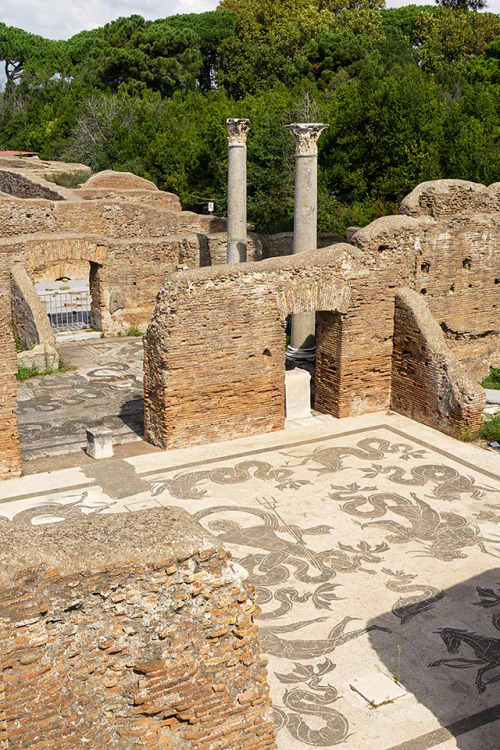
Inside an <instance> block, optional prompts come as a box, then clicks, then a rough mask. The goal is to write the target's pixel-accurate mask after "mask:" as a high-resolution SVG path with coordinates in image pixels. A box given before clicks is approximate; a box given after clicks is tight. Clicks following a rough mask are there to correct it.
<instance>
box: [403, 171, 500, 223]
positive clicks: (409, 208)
mask: <svg viewBox="0 0 500 750" xmlns="http://www.w3.org/2000/svg"><path fill="white" fill-rule="evenodd" d="M499 211H500V183H498V182H497V183H493V184H492V185H490V186H489V187H486V186H485V185H481V184H480V183H477V182H468V181H467V180H433V181H430V182H422V183H420V185H417V187H416V188H415V189H414V190H412V192H411V193H409V194H408V195H407V196H406V197H405V198H403V200H402V201H401V205H400V207H399V212H400V213H401V214H405V215H407V216H421V215H428V216H432V217H434V218H435V219H438V218H440V217H449V216H463V215H469V216H470V215H472V214H481V213H489V214H490V213H497V212H499Z"/></svg>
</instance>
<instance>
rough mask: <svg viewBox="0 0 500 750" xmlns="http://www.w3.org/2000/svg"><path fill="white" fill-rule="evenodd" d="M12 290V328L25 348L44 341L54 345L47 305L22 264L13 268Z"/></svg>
mask: <svg viewBox="0 0 500 750" xmlns="http://www.w3.org/2000/svg"><path fill="white" fill-rule="evenodd" d="M10 291H11V303H12V329H13V331H15V333H16V336H17V341H18V342H19V343H20V345H21V346H22V347H23V349H31V347H33V346H35V344H42V343H43V344H50V345H51V346H54V344H55V337H54V333H53V332H52V329H51V327H50V321H49V318H48V316H47V312H46V310H45V306H44V305H43V303H42V302H41V300H40V299H39V297H38V295H37V293H36V289H35V287H34V285H33V282H32V281H31V279H30V277H29V276H28V274H27V273H26V270H25V268H24V267H23V266H22V265H21V264H18V263H14V264H13V266H12V268H11V275H10Z"/></svg>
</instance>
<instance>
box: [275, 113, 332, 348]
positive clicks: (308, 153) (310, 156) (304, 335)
mask: <svg viewBox="0 0 500 750" xmlns="http://www.w3.org/2000/svg"><path fill="white" fill-rule="evenodd" d="M285 127H286V129H287V130H288V131H289V132H290V133H291V135H292V136H293V139H294V141H295V207H294V219H293V253H294V254H295V253H303V252H305V251H306V250H315V249H316V247H317V231H318V229H317V224H318V138H319V136H320V135H321V133H322V131H323V130H324V129H325V128H327V127H328V125H323V124H322V123H319V122H312V123H302V122H300V123H299V122H296V123H293V124H292V125H285ZM315 319H316V313H315V312H308V313H298V314H295V315H292V330H291V337H290V346H289V347H288V349H287V357H289V358H290V359H295V360H301V359H302V360H304V359H306V360H307V359H309V360H311V359H314V357H315V353H316V344H315V335H314V334H315Z"/></svg>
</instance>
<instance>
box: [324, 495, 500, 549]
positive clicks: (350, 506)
mask: <svg viewBox="0 0 500 750" xmlns="http://www.w3.org/2000/svg"><path fill="white" fill-rule="evenodd" d="M331 488H332V490H336V491H335V492H331V493H329V495H328V496H329V497H330V498H331V499H332V500H336V501H341V502H343V501H346V502H344V504H343V505H342V506H341V508H342V510H343V511H344V512H345V513H349V514H350V515H352V516H356V517H358V518H376V519H380V518H381V517H383V516H385V515H386V513H388V512H391V513H394V514H395V515H397V516H402V517H403V518H405V519H406V520H407V521H408V522H409V526H407V525H405V524H403V523H398V522H397V521H393V520H390V519H387V520H375V521H371V522H370V523H364V524H362V528H367V527H370V526H372V527H373V526H379V527H381V528H383V529H386V530H387V531H390V532H392V533H391V534H389V535H388V536H387V537H386V541H387V542H389V543H394V544H406V543H408V542H411V541H416V542H418V543H419V544H421V545H423V546H424V547H425V554H426V555H428V556H430V557H435V558H437V559H439V560H444V561H450V560H455V559H457V558H463V557H466V556H467V555H466V554H465V553H464V552H463V549H464V548H465V547H472V546H477V547H479V549H480V550H481V551H482V552H484V553H485V554H492V553H491V552H489V551H488V550H487V549H486V547H485V542H491V543H493V544H498V539H488V538H486V537H483V536H481V535H480V531H479V529H478V527H477V526H475V525H474V524H471V523H469V522H468V521H467V520H466V519H465V518H464V517H463V516H460V515H458V513H451V512H445V513H439V512H438V511H436V510H434V509H433V508H431V506H430V505H429V504H428V503H426V502H425V501H424V500H420V499H419V498H418V497H417V496H416V495H415V493H413V492H412V493H410V494H411V497H412V500H410V499H408V498H406V497H403V496H402V495H398V494H397V493H395V492H376V493H374V494H370V495H367V494H363V493H369V492H370V491H371V490H374V489H376V488H375V487H359V485H357V484H356V483H353V484H350V485H347V486H345V487H340V486H335V485H332V486H331Z"/></svg>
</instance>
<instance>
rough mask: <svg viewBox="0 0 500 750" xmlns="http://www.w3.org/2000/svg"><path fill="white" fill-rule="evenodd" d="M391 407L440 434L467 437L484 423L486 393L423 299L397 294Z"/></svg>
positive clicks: (411, 293) (404, 292) (408, 291)
mask: <svg viewBox="0 0 500 750" xmlns="http://www.w3.org/2000/svg"><path fill="white" fill-rule="evenodd" d="M391 406H392V408H393V409H394V410H395V411H397V412H399V413H400V414H404V415H405V416H407V417H410V418H411V419H415V420H417V422H423V423H424V424H428V425H431V426H432V427H437V428H438V429H439V430H441V432H446V433H448V434H450V435H455V436H456V435H458V436H460V435H461V436H463V435H465V434H466V432H467V431H470V432H474V431H475V430H476V429H477V426H478V424H479V423H480V420H481V414H482V411H483V408H484V393H483V391H482V388H480V386H479V385H477V384H476V383H474V381H472V382H471V380H470V379H469V378H468V377H467V376H466V373H465V370H464V368H463V367H462V365H461V364H460V363H459V362H458V360H457V358H456V357H455V355H454V354H453V352H452V351H450V349H449V348H448V347H447V346H446V343H445V338H444V334H443V332H442V330H441V328H440V327H439V326H438V324H437V323H436V321H435V320H434V318H433V317H432V315H431V313H430V311H429V308H428V306H427V305H426V304H425V302H424V300H423V298H422V296H421V295H420V294H418V293H417V292H414V291H412V290H411V289H407V288H406V289H400V290H398V292H397V293H396V304H395V316H394V345H393V358H392V391H391Z"/></svg>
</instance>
